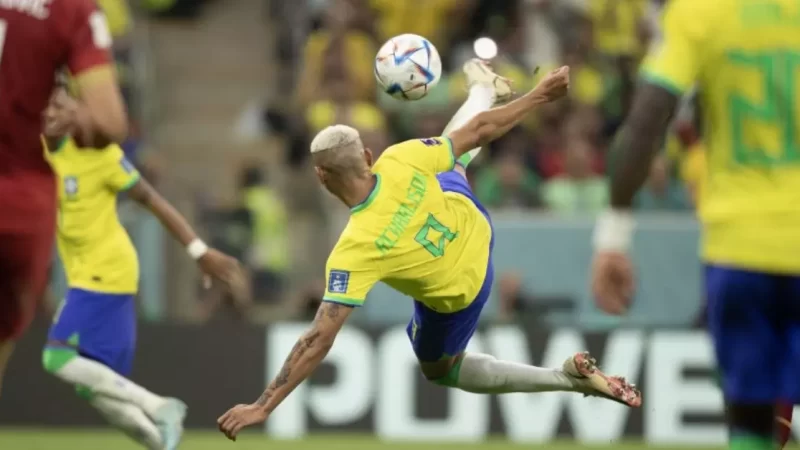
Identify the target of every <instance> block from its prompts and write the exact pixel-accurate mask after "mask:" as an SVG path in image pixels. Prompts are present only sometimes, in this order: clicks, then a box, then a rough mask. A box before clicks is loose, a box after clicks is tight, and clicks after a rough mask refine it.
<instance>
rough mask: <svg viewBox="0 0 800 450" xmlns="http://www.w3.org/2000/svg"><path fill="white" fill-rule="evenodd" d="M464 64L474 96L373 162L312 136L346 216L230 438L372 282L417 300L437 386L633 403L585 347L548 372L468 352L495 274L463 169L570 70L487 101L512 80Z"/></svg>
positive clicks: (323, 346) (416, 330) (224, 420)
mask: <svg viewBox="0 0 800 450" xmlns="http://www.w3.org/2000/svg"><path fill="white" fill-rule="evenodd" d="M464 71H465V73H466V75H467V79H468V81H469V84H470V94H469V97H468V99H467V101H466V103H465V104H464V105H463V106H462V107H461V108H460V109H459V111H458V112H456V115H455V117H454V118H453V119H452V121H451V122H450V124H449V125H448V126H447V128H446V129H445V130H444V133H443V136H441V137H433V138H427V139H415V140H411V141H407V142H403V143H400V144H397V145H394V146H392V147H389V148H388V149H386V151H384V153H383V154H382V155H381V157H380V158H379V159H378V160H377V161H376V162H375V164H374V165H373V161H372V153H371V152H370V151H369V149H365V148H364V146H363V144H362V142H361V140H360V138H359V134H358V132H357V131H356V130H355V129H353V128H350V127H347V126H343V125H335V126H332V127H328V128H326V129H324V130H322V131H321V132H320V133H319V134H318V135H317V136H316V137H315V138H314V140H313V141H312V143H311V155H312V158H313V162H314V165H315V169H316V172H317V175H318V177H319V179H320V181H321V182H322V184H323V185H324V186H325V187H326V188H327V189H328V190H329V191H330V192H331V193H332V194H333V195H335V196H336V197H338V198H339V199H340V200H341V201H342V202H343V203H345V204H346V205H347V206H349V207H350V211H351V217H350V221H349V223H348V224H347V226H346V228H345V229H344V231H343V232H342V234H341V237H340V238H339V242H338V243H337V244H336V246H335V247H334V249H333V252H332V253H331V255H330V257H329V258H328V262H327V268H326V272H327V274H326V275H327V289H326V292H325V296H324V301H323V303H322V305H321V306H320V308H319V310H318V312H317V315H316V318H315V319H314V321H313V324H312V326H311V328H310V329H309V330H308V331H307V332H306V333H305V334H303V335H302V336H301V337H300V339H299V340H298V341H297V344H295V346H294V348H293V349H292V351H291V352H290V353H289V356H288V357H287V359H286V362H285V363H284V366H283V368H282V369H281V370H280V372H279V373H278V375H277V377H276V378H275V379H274V380H273V381H272V382H271V383H270V384H269V385H268V386H267V388H266V390H265V391H264V393H263V394H262V395H261V397H260V398H258V400H256V402H255V403H253V404H251V405H237V406H235V407H233V408H232V409H231V410H229V411H228V412H226V413H225V414H223V415H222V416H221V417H220V418H219V419H218V425H219V428H220V430H221V431H222V432H224V433H225V435H226V436H227V437H228V438H230V439H235V438H236V435H237V434H238V433H239V431H240V430H241V429H242V428H243V427H245V426H248V425H251V424H254V423H258V422H263V421H264V420H266V419H267V417H268V416H269V414H270V413H272V411H273V410H274V409H275V408H276V407H277V406H278V405H279V404H280V403H281V401H282V400H283V399H284V398H286V396H287V395H289V393H290V392H292V390H293V389H294V388H295V387H296V386H297V385H298V384H300V383H301V382H302V381H303V380H305V379H306V377H308V376H309V374H310V373H311V372H312V371H313V370H314V369H315V368H316V367H317V365H319V363H320V362H321V361H322V359H323V358H324V357H325V354H326V353H327V352H328V349H330V348H331V346H332V345H333V342H334V339H335V337H336V334H337V333H338V331H339V330H340V329H341V327H342V325H343V324H344V322H345V320H346V319H347V317H348V316H349V315H350V313H351V312H352V311H353V308H354V307H357V306H360V305H361V304H363V303H364V300H365V299H366V296H367V293H368V292H369V290H370V289H371V288H372V286H373V285H374V284H375V283H377V282H378V281H383V282H385V283H386V284H388V285H389V286H391V287H393V288H394V289H396V290H398V291H400V292H402V293H403V294H406V295H408V296H410V297H412V298H413V299H415V300H414V314H413V317H412V319H411V322H410V323H409V324H408V328H407V331H408V336H409V338H410V340H411V345H412V347H413V350H414V352H415V353H416V355H417V358H418V360H419V363H420V368H421V370H422V373H423V374H424V376H425V377H426V378H427V379H428V380H431V381H432V382H434V383H437V384H440V385H443V386H448V387H453V388H458V389H461V390H464V391H468V392H474V393H484V394H500V393H511V392H544V391H570V392H578V393H583V394H587V395H595V396H600V397H605V398H608V399H611V400H615V401H618V402H620V403H623V404H626V405H629V406H639V405H640V403H641V396H640V393H639V392H638V391H637V390H636V389H635V388H634V387H633V386H631V385H629V384H628V383H626V382H625V381H624V380H623V379H621V378H612V377H607V376H606V375H604V374H603V373H602V372H600V371H599V370H598V369H597V367H596V366H595V363H594V360H593V359H592V358H591V357H590V356H589V355H588V354H586V353H578V354H576V355H574V356H572V357H570V358H568V359H567V361H566V362H565V363H564V365H563V368H561V369H546V368H540V367H534V366H529V365H524V364H518V363H514V362H509V361H501V360H498V359H496V358H494V357H493V356H490V355H485V354H480V353H467V352H465V349H466V347H467V343H468V341H469V340H470V338H471V337H472V335H473V333H474V332H475V328H476V327H477V325H478V317H479V316H480V313H481V310H482V309H483V307H484V305H485V304H486V301H487V300H488V298H489V292H490V290H491V286H492V279H493V276H494V271H493V268H492V259H491V252H492V247H493V244H494V234H493V230H492V225H491V221H490V219H489V215H488V213H487V212H486V210H485V209H484V207H483V206H481V204H480V203H478V201H477V199H476V198H475V196H474V195H473V193H472V191H471V190H470V188H469V185H468V183H467V179H466V176H465V167H466V166H467V164H469V162H470V160H471V159H473V158H474V157H475V156H476V155H477V153H478V151H479V150H480V147H481V146H482V145H485V144H487V143H489V142H490V141H492V140H494V139H497V138H498V137H500V136H502V135H503V134H505V133H506V132H508V131H509V130H510V129H511V128H513V127H514V126H516V125H517V124H519V123H520V121H521V120H523V119H524V118H525V117H526V116H527V115H528V114H529V113H530V112H531V111H533V110H534V109H535V108H536V107H537V106H538V105H541V104H544V103H547V102H550V101H553V100H556V99H559V98H561V97H563V96H564V95H566V93H567V89H568V83H569V69H568V68H566V67H562V68H561V69H558V70H556V71H554V72H552V73H550V74H548V75H547V76H546V77H545V78H544V79H543V80H542V81H541V82H540V83H539V85H538V86H537V87H536V88H534V89H533V90H531V91H530V92H528V93H527V94H525V95H523V96H522V97H520V98H518V99H516V100H514V101H512V102H510V103H507V104H505V105H504V106H499V107H497V108H494V109H490V108H491V107H492V105H493V103H494V102H495V101H498V102H502V101H504V100H508V97H510V95H511V90H510V87H509V84H508V81H507V80H505V79H502V78H500V77H498V76H497V75H495V74H494V73H493V72H492V71H491V69H490V68H489V67H488V66H487V65H485V64H484V63H482V62H480V61H478V60H472V61H469V62H467V63H466V64H465V66H464Z"/></svg>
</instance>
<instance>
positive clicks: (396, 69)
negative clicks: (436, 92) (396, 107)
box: [375, 34, 442, 100]
mask: <svg viewBox="0 0 800 450" xmlns="http://www.w3.org/2000/svg"><path fill="white" fill-rule="evenodd" d="M441 77H442V59H441V58H440V57H439V52H437V51H436V47H434V46H433V44H431V43H430V41H428V40H427V39H425V38H424V37H422V36H417V35H416V34H401V35H400V36H395V37H393V38H391V39H389V40H388V41H386V43H385V44H383V47H381V49H380V50H378V55H377V56H375V78H377V79H378V84H379V85H380V86H381V87H382V88H383V90H384V92H386V93H387V94H389V95H391V96H392V97H394V98H397V99H400V100H419V99H421V98H422V97H425V95H426V94H427V93H428V90H430V89H431V88H433V87H434V86H436V83H438V82H439V79H440V78H441Z"/></svg>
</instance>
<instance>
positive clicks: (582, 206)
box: [542, 140, 608, 214]
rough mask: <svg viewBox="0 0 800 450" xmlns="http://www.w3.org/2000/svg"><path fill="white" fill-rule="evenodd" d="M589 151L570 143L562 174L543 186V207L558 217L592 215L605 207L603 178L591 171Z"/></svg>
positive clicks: (587, 147) (578, 143)
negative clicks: (560, 214) (562, 215)
mask: <svg viewBox="0 0 800 450" xmlns="http://www.w3.org/2000/svg"><path fill="white" fill-rule="evenodd" d="M592 160H593V151H592V147H591V145H590V144H589V143H588V142H586V141H583V140H576V141H574V142H573V143H571V144H570V145H569V146H568V147H567V149H566V151H565V158H564V168H565V173H564V175H562V176H559V177H556V178H554V179H552V180H550V181H548V182H547V183H545V185H544V188H543V193H542V197H543V200H544V202H545V204H546V205H547V206H548V207H549V208H550V209H552V210H553V211H556V212H558V213H565V214H570V213H580V212H584V213H596V212H598V211H600V210H602V209H603V208H604V207H605V206H606V205H607V203H608V187H607V183H606V180H605V178H603V177H601V176H598V175H596V174H595V173H594V171H593V170H592Z"/></svg>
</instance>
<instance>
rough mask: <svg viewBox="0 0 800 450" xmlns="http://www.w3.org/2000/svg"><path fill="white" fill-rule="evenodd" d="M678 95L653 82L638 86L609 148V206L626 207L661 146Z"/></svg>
mask: <svg viewBox="0 0 800 450" xmlns="http://www.w3.org/2000/svg"><path fill="white" fill-rule="evenodd" d="M678 100H679V98H678V97H677V96H675V95H674V94H672V93H671V92H669V91H667V90H665V89H663V88H661V87H659V86H656V85H652V84H645V85H643V86H641V87H640V90H639V92H638V93H637V95H636V98H635V99H634V101H633V107H632V108H631V112H630V114H629V115H628V118H627V120H626V122H625V125H624V126H623V128H622V130H621V131H620V132H619V135H618V136H617V139H616V141H615V142H614V144H613V148H612V155H611V156H612V162H611V206H613V207H616V208H629V207H630V206H631V204H632V202H633V196H634V195H635V194H636V191H637V190H638V189H639V188H640V187H641V186H642V184H643V183H644V181H645V179H646V178H647V175H648V173H649V172H650V164H651V162H652V159H653V157H654V156H655V155H656V153H657V152H658V150H659V149H660V145H659V144H660V143H661V141H662V139H663V137H664V132H665V131H666V130H667V127H668V126H669V122H670V120H671V119H672V115H673V113H674V112H675V108H676V106H677V104H678Z"/></svg>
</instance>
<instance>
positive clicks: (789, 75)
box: [727, 50, 800, 167]
mask: <svg viewBox="0 0 800 450" xmlns="http://www.w3.org/2000/svg"><path fill="white" fill-rule="evenodd" d="M727 59H728V62H729V63H730V64H731V65H732V66H733V67H735V68H736V71H737V72H740V73H742V74H743V75H744V74H747V73H751V74H752V73H757V74H758V79H759V81H758V83H759V85H760V90H761V96H762V99H761V101H758V102H756V101H753V99H752V96H751V97H746V96H745V95H743V94H742V93H732V94H731V95H730V96H729V98H728V114H729V115H730V124H731V127H732V129H731V132H732V136H731V138H732V139H731V141H732V144H733V158H734V161H735V162H736V163H738V164H742V165H748V166H761V167H772V166H781V165H788V164H797V163H800V139H798V131H799V130H800V122H798V113H797V107H798V105H797V100H798V98H797V81H798V76H799V75H800V73H798V71H800V52H796V51H789V50H776V51H768V52H748V51H733V52H729V53H728V55H727ZM776 131H777V133H776ZM773 136H774V137H776V138H777V142H778V148H763V147H755V146H753V145H749V144H748V139H747V138H749V142H751V143H752V142H753V141H754V140H755V139H758V138H760V140H756V142H760V143H761V144H762V145H763V140H764V139H768V138H773Z"/></svg>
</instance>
